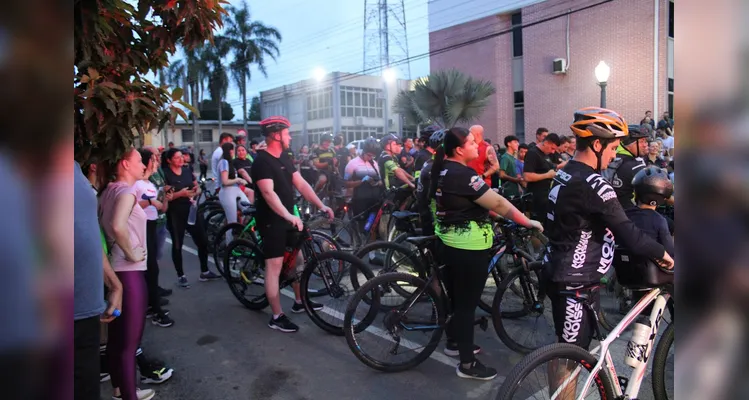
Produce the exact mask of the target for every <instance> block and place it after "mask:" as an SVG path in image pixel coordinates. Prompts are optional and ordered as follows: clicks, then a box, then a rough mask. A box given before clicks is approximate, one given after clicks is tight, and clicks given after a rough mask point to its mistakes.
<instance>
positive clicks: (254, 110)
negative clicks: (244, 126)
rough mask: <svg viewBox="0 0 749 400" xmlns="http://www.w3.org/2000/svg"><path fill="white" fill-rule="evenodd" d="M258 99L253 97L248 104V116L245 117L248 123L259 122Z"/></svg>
mask: <svg viewBox="0 0 749 400" xmlns="http://www.w3.org/2000/svg"><path fill="white" fill-rule="evenodd" d="M261 119H262V118H261V116H260V97H259V96H253V97H252V104H250V115H248V116H247V120H248V121H260V120H261Z"/></svg>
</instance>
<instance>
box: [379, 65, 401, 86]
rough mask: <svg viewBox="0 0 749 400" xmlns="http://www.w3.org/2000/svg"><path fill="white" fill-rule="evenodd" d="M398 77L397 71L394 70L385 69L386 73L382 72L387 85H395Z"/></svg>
mask: <svg viewBox="0 0 749 400" xmlns="http://www.w3.org/2000/svg"><path fill="white" fill-rule="evenodd" d="M397 76H398V74H397V73H396V71H395V69H393V68H385V70H384V71H382V78H383V79H385V82H387V83H393V82H395V78H396V77H397Z"/></svg>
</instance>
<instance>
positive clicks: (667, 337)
mask: <svg viewBox="0 0 749 400" xmlns="http://www.w3.org/2000/svg"><path fill="white" fill-rule="evenodd" d="M653 395H654V396H655V400H669V399H673V398H674V324H673V323H671V324H669V325H668V328H666V331H665V332H663V336H661V340H659V341H658V345H657V346H656V347H655V357H653Z"/></svg>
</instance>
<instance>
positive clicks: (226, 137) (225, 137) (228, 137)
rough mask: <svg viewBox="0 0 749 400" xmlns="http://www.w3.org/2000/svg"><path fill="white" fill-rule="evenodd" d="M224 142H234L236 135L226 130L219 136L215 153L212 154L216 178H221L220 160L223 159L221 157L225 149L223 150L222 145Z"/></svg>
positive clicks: (212, 165) (212, 170) (213, 170)
mask: <svg viewBox="0 0 749 400" xmlns="http://www.w3.org/2000/svg"><path fill="white" fill-rule="evenodd" d="M224 143H234V135H232V134H231V133H226V132H224V133H222V134H221V136H219V138H218V147H217V148H216V150H214V151H213V155H211V173H212V174H213V177H214V178H216V179H221V177H220V176H219V175H218V162H219V161H221V157H223V155H224V151H223V150H221V145H223V144H224Z"/></svg>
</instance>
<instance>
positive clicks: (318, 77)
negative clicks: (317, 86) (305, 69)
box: [312, 67, 327, 83]
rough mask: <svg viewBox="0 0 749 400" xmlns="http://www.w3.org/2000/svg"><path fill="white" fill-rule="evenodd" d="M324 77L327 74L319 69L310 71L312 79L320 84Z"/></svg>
mask: <svg viewBox="0 0 749 400" xmlns="http://www.w3.org/2000/svg"><path fill="white" fill-rule="evenodd" d="M325 75H327V73H326V72H325V70H324V69H322V68H320V67H317V68H315V69H314V70H312V77H313V78H315V80H316V81H317V82H318V83H320V82H322V80H323V79H325Z"/></svg>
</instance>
